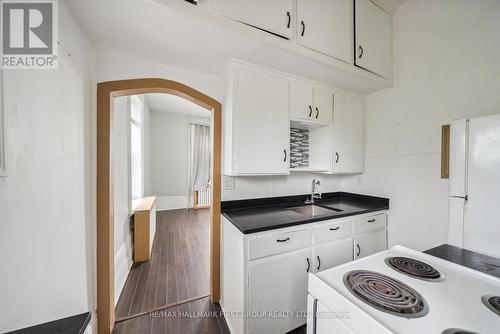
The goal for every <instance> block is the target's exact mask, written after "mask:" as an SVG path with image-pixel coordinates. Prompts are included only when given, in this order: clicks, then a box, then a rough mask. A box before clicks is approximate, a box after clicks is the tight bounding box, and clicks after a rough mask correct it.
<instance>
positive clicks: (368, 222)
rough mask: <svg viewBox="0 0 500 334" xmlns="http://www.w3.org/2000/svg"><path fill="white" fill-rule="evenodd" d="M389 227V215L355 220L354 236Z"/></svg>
mask: <svg viewBox="0 0 500 334" xmlns="http://www.w3.org/2000/svg"><path fill="white" fill-rule="evenodd" d="M386 226H387V214H385V213H383V214H380V215H375V216H369V217H364V218H359V219H355V220H354V234H358V233H363V232H367V231H373V230H377V229H379V228H384V227H386Z"/></svg>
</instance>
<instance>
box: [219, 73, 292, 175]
mask: <svg viewBox="0 0 500 334" xmlns="http://www.w3.org/2000/svg"><path fill="white" fill-rule="evenodd" d="M232 71H233V73H232V82H231V83H230V85H231V89H232V91H233V93H229V94H228V96H226V104H225V106H224V107H225V111H224V113H225V115H224V117H225V126H226V132H225V136H226V137H225V141H226V146H225V149H226V155H225V159H229V161H226V174H229V175H259V174H268V175H270V174H288V173H289V158H290V153H289V146H290V127H289V110H290V80H289V79H288V78H286V77H283V76H280V75H277V74H274V73H272V72H269V71H265V70H261V69H259V68H254V67H249V66H245V65H241V64H233V65H232Z"/></svg>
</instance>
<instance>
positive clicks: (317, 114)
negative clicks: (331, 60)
mask: <svg viewBox="0 0 500 334" xmlns="http://www.w3.org/2000/svg"><path fill="white" fill-rule="evenodd" d="M313 111H314V113H313V120H315V121H317V122H320V123H325V124H332V118H333V91H332V90H330V89H328V88H326V87H317V86H316V87H314V110H313Z"/></svg>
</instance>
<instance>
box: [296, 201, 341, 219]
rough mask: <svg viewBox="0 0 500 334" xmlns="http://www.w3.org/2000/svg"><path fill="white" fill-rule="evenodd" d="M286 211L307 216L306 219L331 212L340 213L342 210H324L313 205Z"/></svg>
mask: <svg viewBox="0 0 500 334" xmlns="http://www.w3.org/2000/svg"><path fill="white" fill-rule="evenodd" d="M288 209H289V210H293V211H295V212H297V213H300V214H302V215H304V216H308V217H315V216H321V215H327V214H331V213H332V211H333V212H339V211H342V210H338V209H326V208H323V207H321V206H317V205H314V204H309V205H301V206H294V207H291V208H288Z"/></svg>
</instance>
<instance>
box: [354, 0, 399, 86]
mask: <svg viewBox="0 0 500 334" xmlns="http://www.w3.org/2000/svg"><path fill="white" fill-rule="evenodd" d="M355 20H356V22H355V35H354V36H355V49H354V51H355V53H356V54H355V57H354V59H355V64H356V65H357V66H359V67H362V68H364V69H366V70H368V71H371V72H373V73H376V74H378V75H380V76H383V77H385V78H390V77H391V75H392V16H391V15H389V14H388V13H386V12H385V11H384V10H382V9H381V8H380V7H378V6H377V5H376V4H374V3H373V2H372V1H370V0H355Z"/></svg>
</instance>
